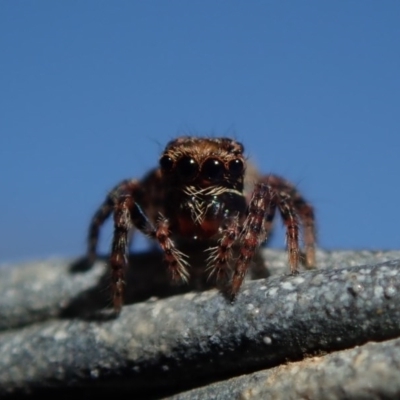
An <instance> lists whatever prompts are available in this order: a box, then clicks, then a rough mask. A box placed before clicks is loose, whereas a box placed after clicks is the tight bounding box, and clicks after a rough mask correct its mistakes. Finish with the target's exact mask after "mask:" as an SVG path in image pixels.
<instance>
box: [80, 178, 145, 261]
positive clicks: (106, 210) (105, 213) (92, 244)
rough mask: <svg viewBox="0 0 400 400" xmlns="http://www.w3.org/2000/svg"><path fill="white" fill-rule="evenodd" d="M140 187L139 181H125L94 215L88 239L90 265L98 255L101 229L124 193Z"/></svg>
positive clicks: (111, 192)
mask: <svg viewBox="0 0 400 400" xmlns="http://www.w3.org/2000/svg"><path fill="white" fill-rule="evenodd" d="M138 187H139V182H138V181H137V180H124V181H122V182H120V183H119V184H118V185H116V186H115V187H114V188H113V189H112V190H111V191H110V193H109V194H108V195H107V197H106V198H105V200H104V201H103V203H102V204H101V206H100V207H99V209H98V210H97V211H96V212H95V214H94V215H93V217H92V219H91V221H90V225H89V232H88V238H87V243H88V245H87V259H88V261H89V263H93V262H94V261H95V259H96V255H97V244H98V241H99V234H100V227H101V226H102V225H103V224H104V222H105V221H106V220H107V219H108V218H109V217H110V215H111V213H112V212H113V210H114V206H115V205H116V203H117V200H118V198H119V196H120V195H121V194H122V193H133V192H135V190H137V189H138Z"/></svg>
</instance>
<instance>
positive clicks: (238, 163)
mask: <svg viewBox="0 0 400 400" xmlns="http://www.w3.org/2000/svg"><path fill="white" fill-rule="evenodd" d="M228 168H229V172H230V173H231V174H233V175H239V174H241V173H242V172H243V168H244V165H243V161H242V160H239V159H238V158H236V160H232V161H231V162H230V163H229V164H228Z"/></svg>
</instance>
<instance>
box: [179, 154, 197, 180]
mask: <svg viewBox="0 0 400 400" xmlns="http://www.w3.org/2000/svg"><path fill="white" fill-rule="evenodd" d="M176 167H177V169H178V171H179V174H180V176H181V177H182V178H184V179H187V180H189V179H193V178H194V177H195V176H196V175H197V172H198V170H199V166H198V164H197V162H196V161H195V160H194V159H193V158H191V157H182V158H181V159H180V160H179V161H178V162H177V164H176Z"/></svg>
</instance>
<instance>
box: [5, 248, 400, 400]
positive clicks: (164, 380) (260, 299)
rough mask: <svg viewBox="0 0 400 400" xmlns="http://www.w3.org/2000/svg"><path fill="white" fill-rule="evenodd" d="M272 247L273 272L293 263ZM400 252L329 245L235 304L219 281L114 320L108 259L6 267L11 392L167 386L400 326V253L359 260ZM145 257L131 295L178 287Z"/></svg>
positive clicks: (149, 390) (397, 330) (150, 391)
mask: <svg viewBox="0 0 400 400" xmlns="http://www.w3.org/2000/svg"><path fill="white" fill-rule="evenodd" d="M267 255H268V262H269V265H271V266H274V268H270V270H271V271H272V273H273V275H274V274H275V272H279V274H282V273H284V272H286V255H285V254H283V253H282V252H277V251H271V250H269V251H267ZM143 257H145V256H143ZM146 257H147V256H146ZM151 257H153V256H151ZM155 257H156V256H155ZM157 257H158V256H157ZM157 257H156V258H157ZM394 258H400V254H399V253H398V252H387V253H370V252H359V253H354V252H332V253H325V252H318V259H319V265H320V266H322V267H327V266H329V268H327V269H323V268H322V269H319V270H316V271H307V272H303V273H302V274H300V275H299V276H295V277H293V276H285V275H279V274H278V275H276V276H271V277H270V278H268V279H267V280H258V281H253V282H246V283H245V285H244V287H243V290H242V291H241V293H240V295H239V297H238V299H237V301H236V302H235V303H234V304H233V305H232V304H230V303H229V302H228V301H227V300H226V299H225V298H224V297H223V296H222V295H221V294H220V293H219V292H218V291H216V290H209V291H207V292H204V293H196V292H191V293H188V294H184V295H179V296H174V297H170V298H165V299H161V300H153V299H151V300H148V301H145V302H141V303H137V304H133V305H129V306H126V307H124V309H123V311H122V313H121V315H120V316H119V317H118V318H116V319H114V318H109V320H107V318H105V317H106V316H107V314H106V313H105V312H104V311H103V308H104V305H105V304H107V301H108V300H107V299H108V292H107V291H105V290H104V288H105V287H106V285H107V283H106V282H107V279H106V277H105V275H104V274H105V272H106V271H105V267H104V265H103V264H102V263H98V264H97V265H95V266H94V268H92V269H89V270H86V271H85V270H81V271H77V270H78V269H79V268H78V267H77V265H75V266H74V267H73V268H72V269H71V265H68V263H62V262H58V263H53V264H52V263H42V264H40V265H36V266H35V265H30V266H29V265H27V266H25V267H23V266H22V267H19V268H13V269H9V268H2V269H1V270H0V274H1V276H0V293H1V294H0V300H1V301H0V321H1V323H2V325H1V327H2V329H3V333H1V334H0V394H5V393H10V392H13V393H21V392H24V391H27V390H30V391H33V393H37V394H39V395H40V394H43V392H45V391H46V388H48V387H53V388H60V389H63V392H64V393H65V390H66V388H68V391H69V393H72V392H73V393H74V394H76V393H77V392H74V391H75V390H78V389H75V388H79V390H80V391H82V390H83V389H82V388H87V389H88V390H91V393H92V394H93V393H95V391H96V390H97V391H98V393H104V388H106V387H110V386H111V385H117V384H118V393H121V392H124V391H126V392H127V393H128V392H129V393H135V394H136V398H145V397H148V398H151V397H154V398H156V397H157V396H158V397H159V396H161V395H166V394H167V393H173V392H175V393H176V392H179V391H182V390H184V389H189V388H193V387H196V386H200V385H202V384H205V383H209V382H212V381H217V380H221V379H226V378H228V377H232V376H237V375H239V374H243V373H249V372H252V371H256V370H260V369H264V368H271V367H274V366H278V365H280V364H282V363H285V362H286V361H288V360H292V361H296V360H301V359H303V358H304V357H308V356H310V355H318V354H323V353H326V352H332V351H336V350H340V349H346V348H351V347H353V346H356V345H363V344H364V343H366V342H368V341H371V340H372V341H382V340H388V339H391V338H396V337H400V308H399V307H398V304H399V300H400V261H396V260H395V261H388V262H385V263H383V264H380V265H370V266H358V267H352V266H351V265H354V264H365V263H370V264H373V263H376V262H377V261H384V260H385V259H394ZM134 261H135V260H134ZM136 261H138V259H137V260H136ZM139 261H140V260H139ZM142 261H143V260H142ZM155 264H157V263H155ZM137 265H138V267H137V268H136V272H132V274H136V273H138V274H139V273H143V274H142V275H141V278H142V279H141V280H140V279H139V280H138V278H139V277H138V276H135V275H132V276H130V277H129V285H130V287H131V288H132V289H137V291H136V294H135V295H131V296H128V300H129V301H128V303H132V302H134V301H137V300H141V298H143V297H145V296H146V295H149V293H150V292H151V291H153V292H154V293H156V294H158V295H160V296H166V295H167V294H168V291H167V289H166V288H167V287H169V286H168V285H167V286H166V285H165V283H166V280H165V279H164V277H163V273H162V272H160V271H161V270H160V269H159V268H160V267H159V266H157V267H154V268H155V269H153V267H152V266H151V265H152V263H144V262H142V263H139V262H138V263H137ZM139 265H140V266H139ZM143 265H145V267H143ZM283 268H285V269H283ZM106 275H107V274H106ZM135 282H136V283H135ZM144 287H147V289H146V290H145V289H141V288H144ZM149 288H150V289H149ZM177 290H182V289H181V288H178V289H172V291H173V292H174V291H177ZM133 292H134V290H133ZM133 292H132V293H133ZM138 293H139V294H138ZM135 296H136V297H135ZM101 318H102V320H99V319H101ZM38 321H41V322H38ZM33 322H36V323H35V324H32V323H33ZM23 325H25V327H24V328H19V329H16V328H17V327H22V326H23ZM11 328H13V330H10V329H11ZM396 365H397V370H399V367H398V364H396ZM114 390H115V389H114ZM260 390H261V389H260ZM68 391H67V392H68ZM79 393H82V392H79ZM188 398H190V397H188ZM193 398H195V397H193ZM219 398H223V397H219Z"/></svg>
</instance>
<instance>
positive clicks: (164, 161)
mask: <svg viewBox="0 0 400 400" xmlns="http://www.w3.org/2000/svg"><path fill="white" fill-rule="evenodd" d="M173 166H174V161H173V160H172V158H171V157H170V156H162V157H161V159H160V167H161V169H162V170H163V171H165V172H168V171H171V169H172V167H173Z"/></svg>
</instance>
